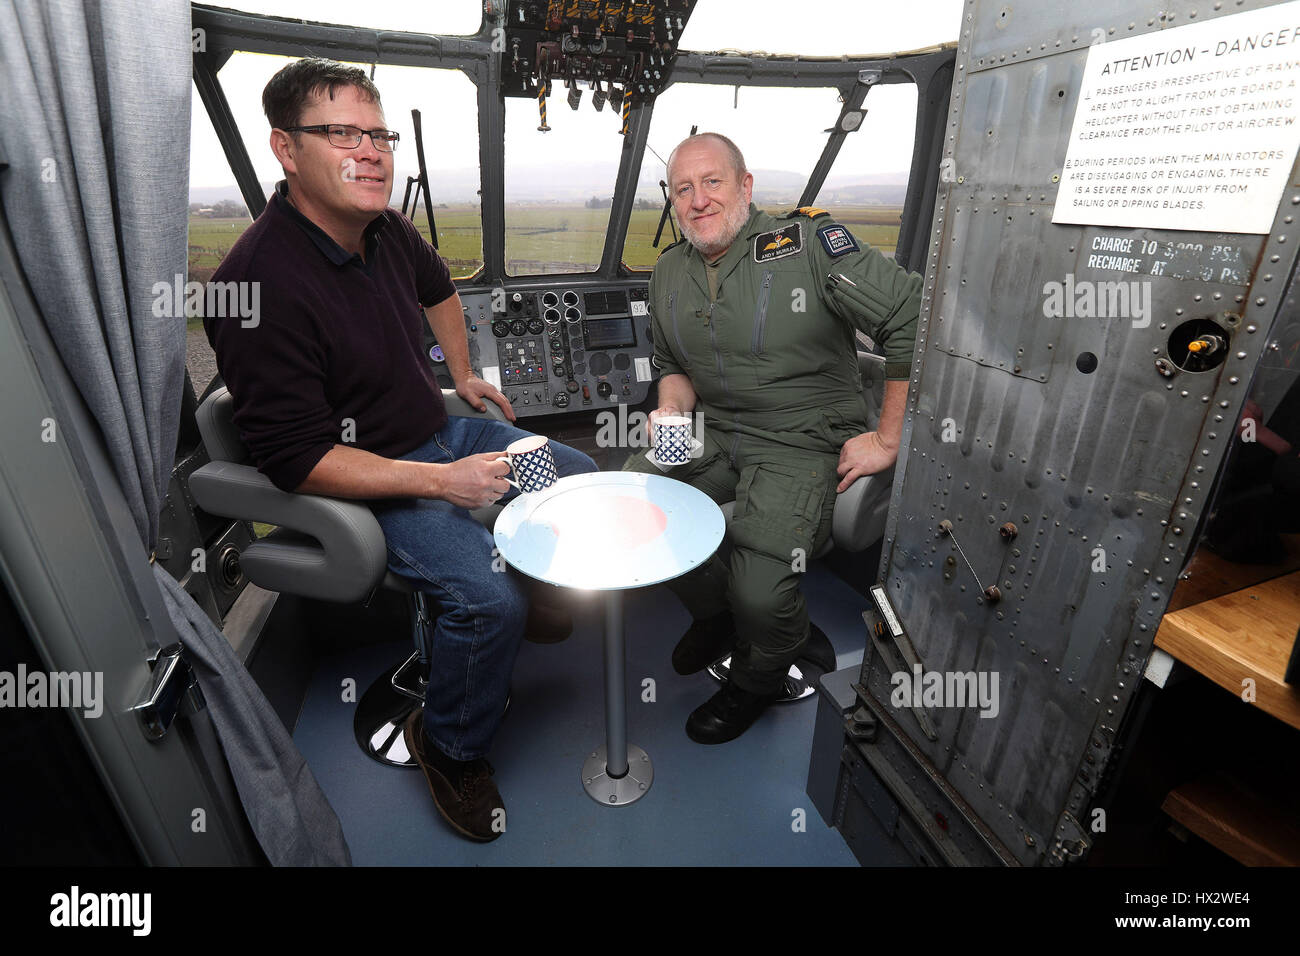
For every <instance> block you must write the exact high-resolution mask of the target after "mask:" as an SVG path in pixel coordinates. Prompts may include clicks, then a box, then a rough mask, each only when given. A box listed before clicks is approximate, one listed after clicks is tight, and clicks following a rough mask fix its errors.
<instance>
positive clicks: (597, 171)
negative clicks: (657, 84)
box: [505, 80, 623, 275]
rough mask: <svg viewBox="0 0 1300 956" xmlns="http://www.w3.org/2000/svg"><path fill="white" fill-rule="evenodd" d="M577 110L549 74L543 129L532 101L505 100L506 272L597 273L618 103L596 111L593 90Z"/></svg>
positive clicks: (616, 142)
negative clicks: (544, 126) (550, 79)
mask: <svg viewBox="0 0 1300 956" xmlns="http://www.w3.org/2000/svg"><path fill="white" fill-rule="evenodd" d="M579 89H580V90H581V92H582V94H583V96H582V101H581V102H580V103H579V104H578V109H577V110H576V111H575V110H571V109H569V106H568V103H567V96H568V91H567V90H566V89H565V88H564V86H562V85H561V84H560V83H559V82H557V81H555V80H552V82H551V90H552V92H551V94H550V96H548V97H547V125H548V126H549V127H550V130H549V131H548V132H541V131H539V130H538V128H537V127H538V126H539V125H541V123H540V116H539V113H538V108H537V101H536V100H533V99H527V98H523V97H508V98H507V99H506V140H505V147H506V148H505V153H506V156H505V219H506V272H507V274H509V275H549V274H553V273H572V272H595V271H596V269H597V268H598V267H599V266H600V257H601V252H602V251H603V249H604V246H605V232H606V230H607V228H608V226H609V216H610V207H611V205H612V204H613V199H614V183H615V181H616V180H617V178H618V158H619V153H620V151H621V147H622V142H623V140H622V137H621V136H620V135H619V130H620V129H621V128H622V116H621V113H620V112H619V111H618V110H617V109H611V108H610V107H611V106H616V105H618V104H615V103H612V102H611V103H607V104H606V106H605V107H604V108H603V109H602V110H600V112H596V111H595V109H593V107H592V102H591V97H592V94H591V90H589V89H587V88H586V87H585V86H583V87H580V88H579Z"/></svg>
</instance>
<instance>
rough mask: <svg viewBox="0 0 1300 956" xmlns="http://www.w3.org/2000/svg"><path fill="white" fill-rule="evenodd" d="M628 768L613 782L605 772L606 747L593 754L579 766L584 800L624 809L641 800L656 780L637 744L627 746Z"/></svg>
mask: <svg viewBox="0 0 1300 956" xmlns="http://www.w3.org/2000/svg"><path fill="white" fill-rule="evenodd" d="M627 765H628V766H627V773H626V774H624V775H623V776H622V777H619V778H617V779H615V778H614V777H611V776H609V774H608V773H607V772H606V762H605V746H604V745H603V744H602V745H601V746H599V747H597V748H596V749H595V750H593V751H592V753H591V756H590V757H588V758H587V759H586V760H585V761H583V764H582V786H583V789H584V790H586V791H587V796H589V797H591V799H593V800H595V801H596V802H597V803H600V804H604V805H605V806H607V807H624V806H627V805H628V804H629V803H635V802H636V801H638V800H640V799H641V798H642V797H644V796H645V795H646V791H648V790H649V789H650V784H651V783H653V782H654V778H655V768H654V764H652V763H651V762H650V755H649V754H647V753H646V752H645V751H644V750H642V749H641V748H640V747H638V746H637V745H636V744H628V745H627Z"/></svg>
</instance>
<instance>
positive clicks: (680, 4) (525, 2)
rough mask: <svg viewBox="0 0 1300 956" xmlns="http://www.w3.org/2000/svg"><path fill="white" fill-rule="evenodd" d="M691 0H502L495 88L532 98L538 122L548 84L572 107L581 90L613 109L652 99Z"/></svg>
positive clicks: (544, 124)
mask: <svg viewBox="0 0 1300 956" xmlns="http://www.w3.org/2000/svg"><path fill="white" fill-rule="evenodd" d="M694 8H695V0H645V2H637V0H549V2H548V0H510V2H509V3H508V4H507V5H506V9H505V19H504V24H503V26H504V28H505V44H504V47H503V48H502V52H501V92H502V94H503V95H505V96H530V97H536V98H537V99H538V102H539V106H540V107H541V126H540V127H539V129H541V130H543V131H545V130H547V129H549V127H548V125H547V122H546V111H545V103H546V96H547V95H548V94H550V93H557V92H559V90H556V89H555V88H554V87H555V81H557V80H558V81H559V82H560V83H561V84H562V85H563V86H565V87H567V88H568V103H569V106H571V107H572V108H573V109H575V110H576V109H577V108H578V103H579V101H580V100H581V98H582V91H581V90H580V89H579V87H578V83H579V82H582V83H585V84H587V85H588V86H590V87H591V89H592V105H593V106H594V107H595V108H596V109H597V110H600V109H601V108H602V107H604V106H605V105H606V104H608V106H609V108H610V109H611V110H614V111H615V112H618V111H619V110H620V109H622V108H624V107H626V106H630V105H631V104H632V103H639V102H643V101H645V100H648V99H652V98H653V97H654V96H655V94H657V93H658V92H659V91H660V90H662V89H663V88H664V86H665V85H666V83H667V81H668V74H669V71H670V70H671V69H672V64H673V58H674V56H675V54H676V50H677V45H678V43H679V42H680V40H681V35H682V31H683V30H684V29H685V28H686V22H687V21H688V20H689V19H690V17H691V11H692V10H693V9H694Z"/></svg>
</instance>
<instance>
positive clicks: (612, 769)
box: [582, 590, 654, 807]
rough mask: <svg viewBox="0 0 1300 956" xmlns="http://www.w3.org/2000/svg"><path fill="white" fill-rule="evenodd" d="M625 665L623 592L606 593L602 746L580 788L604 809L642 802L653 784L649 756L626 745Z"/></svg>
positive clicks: (585, 764) (589, 760)
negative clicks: (603, 743)
mask: <svg viewBox="0 0 1300 956" xmlns="http://www.w3.org/2000/svg"><path fill="white" fill-rule="evenodd" d="M626 671H627V662H626V658H625V656H624V653H623V592H622V591H619V590H611V591H606V592H605V745H604V746H603V747H598V748H596V750H594V751H592V753H591V756H589V757H588V758H587V759H586V760H585V761H583V764H582V786H583V788H584V789H585V790H586V791H587V795H588V796H590V797H591V799H593V800H595V801H596V802H597V803H602V804H604V805H605V806H613V807H621V806H624V805H626V804H629V803H634V802H635V801H637V800H639V799H641V798H642V797H643V796H645V794H646V791H647V790H649V789H650V784H651V783H652V782H653V781H654V765H653V764H652V763H651V762H650V756H649V755H648V754H647V753H646V752H645V751H644V750H642V749H641V748H640V747H638V746H637V745H636V744H629V743H628V742H627V673H626Z"/></svg>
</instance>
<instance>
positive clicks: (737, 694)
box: [686, 681, 781, 744]
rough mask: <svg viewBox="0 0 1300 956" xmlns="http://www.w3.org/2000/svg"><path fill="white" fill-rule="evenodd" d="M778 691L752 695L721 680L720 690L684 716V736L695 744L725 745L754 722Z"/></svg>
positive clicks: (773, 700)
mask: <svg viewBox="0 0 1300 956" xmlns="http://www.w3.org/2000/svg"><path fill="white" fill-rule="evenodd" d="M780 693H781V692H780V691H779V690H778V691H774V692H773V693H770V694H755V693H753V692H751V691H747V690H745V689H744V688H743V687H737V686H736V685H735V684H733V683H732V682H731V681H724V682H723V684H722V689H721V690H719V691H718V692H717V693H716V694H714V695H713V696H712V697H710V698H709V699H708V700H707V701H705V702H704V703H703V704H701V705H700V706H699V707H697V708H695V710H694V711H692V712H691V716H690V717H688V718H687V719H686V736H687V737H690V738H691V740H694V741H695V742H696V743H697V744H725V743H726V742H727V741H728V740H735V739H736V738H737V737H739V736H740V735H741V734H743V733H744V732H745V731H746V730H748V729H749V726H750V724H752V723H753V722H754V721H756V720H757V719H758V717H759V715H760V714H762V713H763V711H764V710H766V709H767V705H768V704H771V703H774V702H775V701H776V699H777V698H778V697H779V696H780Z"/></svg>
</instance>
